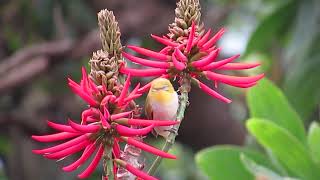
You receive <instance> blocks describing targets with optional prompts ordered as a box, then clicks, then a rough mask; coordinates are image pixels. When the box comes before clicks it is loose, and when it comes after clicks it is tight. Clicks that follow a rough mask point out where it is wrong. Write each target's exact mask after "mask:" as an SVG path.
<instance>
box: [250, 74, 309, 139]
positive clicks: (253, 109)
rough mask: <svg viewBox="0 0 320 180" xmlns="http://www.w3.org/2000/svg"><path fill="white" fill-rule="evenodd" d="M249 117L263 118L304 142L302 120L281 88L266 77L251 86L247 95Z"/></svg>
mask: <svg viewBox="0 0 320 180" xmlns="http://www.w3.org/2000/svg"><path fill="white" fill-rule="evenodd" d="M247 101H248V105H249V109H250V114H251V117H256V118H265V119H268V120H270V121H273V122H275V123H276V124H278V125H279V126H281V127H283V128H285V129H287V130H288V131H289V132H290V133H291V134H292V135H294V136H295V137H297V138H298V139H299V140H300V141H301V142H303V143H305V142H306V135H305V130H304V126H303V122H302V120H301V119H300V117H299V116H298V114H297V113H296V112H295V111H294V109H293V108H292V107H291V105H290V104H289V103H288V101H287V99H286V97H285V96H284V95H283V93H282V92H281V90H280V89H279V88H278V87H276V86H275V85H274V84H273V83H272V82H271V81H269V80H268V79H267V78H264V79H262V80H261V81H260V82H259V84H258V85H257V86H255V87H253V88H251V89H250V90H249V92H248V95H247Z"/></svg>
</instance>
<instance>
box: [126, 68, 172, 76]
mask: <svg viewBox="0 0 320 180" xmlns="http://www.w3.org/2000/svg"><path fill="white" fill-rule="evenodd" d="M120 72H121V73H123V74H131V75H132V76H140V77H148V76H161V75H163V74H165V73H167V70H166V69H155V68H150V69H132V68H125V67H122V68H121V69H120Z"/></svg>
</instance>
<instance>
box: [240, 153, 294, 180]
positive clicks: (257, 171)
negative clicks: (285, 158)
mask: <svg viewBox="0 0 320 180" xmlns="http://www.w3.org/2000/svg"><path fill="white" fill-rule="evenodd" d="M240 158H241V161H242V163H243V164H244V166H245V167H246V168H247V169H248V170H249V171H250V172H251V173H252V175H254V176H255V178H256V179H272V180H297V179H296V178H290V177H282V176H280V175H279V174H277V173H276V172H274V171H272V170H271V169H269V168H266V167H264V166H261V165H259V164H257V163H256V162H254V161H253V160H252V159H250V158H248V157H247V156H246V155H244V154H241V156H240Z"/></svg>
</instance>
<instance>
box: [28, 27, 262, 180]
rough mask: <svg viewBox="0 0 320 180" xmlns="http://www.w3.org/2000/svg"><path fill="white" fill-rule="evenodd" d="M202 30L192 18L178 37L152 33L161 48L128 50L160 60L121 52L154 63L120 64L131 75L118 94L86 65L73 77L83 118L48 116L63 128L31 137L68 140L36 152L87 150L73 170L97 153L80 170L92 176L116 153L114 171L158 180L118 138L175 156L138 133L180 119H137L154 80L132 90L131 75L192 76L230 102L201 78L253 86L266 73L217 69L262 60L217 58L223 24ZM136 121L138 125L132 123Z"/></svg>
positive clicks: (56, 154)
mask: <svg viewBox="0 0 320 180" xmlns="http://www.w3.org/2000/svg"><path fill="white" fill-rule="evenodd" d="M199 31H200V30H198V26H197V25H195V23H192V26H191V27H190V28H189V29H188V35H187V36H181V37H178V38H177V39H173V38H169V37H168V36H163V37H159V36H155V35H152V37H153V38H154V39H155V40H156V41H158V42H160V43H161V44H163V45H165V47H164V48H163V49H162V50H161V51H159V52H156V51H152V50H149V49H145V48H141V47H137V46H128V48H129V49H131V50H133V51H135V52H137V53H139V54H141V55H144V56H147V57H149V58H151V59H156V60H149V59H145V58H140V57H135V56H133V55H131V54H128V53H126V52H123V53H122V55H123V56H124V57H125V58H127V59H128V60H130V61H132V62H134V63H138V64H140V65H144V66H148V67H149V68H146V69H133V68H129V67H127V66H126V64H121V67H120V69H119V71H120V73H123V74H127V79H126V81H125V83H124V84H123V85H122V84H120V83H118V84H117V85H116V88H118V90H119V91H118V92H119V93H114V92H112V91H110V90H108V89H107V88H106V87H105V86H104V85H96V84H95V83H94V82H93V81H92V80H91V79H90V78H89V77H88V75H87V73H86V71H85V69H84V68H83V69H82V80H81V82H80V83H79V84H78V83H76V82H74V81H73V80H71V79H68V80H69V86H70V88H71V89H72V91H73V92H74V93H75V94H77V95H78V96H79V97H81V98H82V99H83V100H84V101H86V102H87V103H88V105H89V108H88V109H86V110H84V111H83V113H82V118H81V123H76V122H74V121H72V120H68V125H63V124H57V123H54V122H51V121H48V125H49V126H50V127H51V128H53V129H55V130H57V131H59V132H58V133H55V134H50V135H43V136H32V138H33V139H34V140H37V141H39V142H56V141H65V142H63V143H61V144H59V145H56V146H52V147H49V148H45V149H40V150H33V152H34V153H36V154H41V155H43V156H44V157H46V158H48V159H57V160H59V159H63V158H66V157H68V156H70V155H72V154H75V153H78V152H81V151H82V155H81V156H80V157H79V158H78V159H77V160H76V161H74V162H73V163H71V164H70V165H67V166H65V167H63V170H64V171H68V172H69V171H74V170H76V169H77V168H79V167H80V166H83V165H84V163H85V162H86V161H88V159H89V158H90V157H91V156H94V157H93V159H92V161H91V163H90V164H89V165H88V167H87V168H85V170H84V171H83V172H82V173H80V174H79V175H78V177H79V178H87V177H89V176H90V175H91V174H92V173H93V171H94V170H95V168H96V167H97V166H98V164H99V162H100V161H101V159H102V157H103V156H104V154H105V153H106V152H112V155H111V158H110V159H109V160H110V161H113V162H112V163H113V168H114V169H113V173H114V174H117V171H118V169H119V167H125V168H126V169H127V170H128V171H129V172H131V173H132V174H134V175H136V176H137V177H139V178H142V179H156V178H154V177H152V176H149V175H148V174H146V173H144V172H143V171H141V170H140V169H138V168H135V167H133V166H132V165H130V164H129V163H128V162H125V161H124V160H122V158H121V149H120V145H119V143H120V142H125V143H127V144H130V145H133V146H135V147H137V148H140V149H142V150H144V151H147V152H149V153H152V154H154V155H157V156H161V157H164V158H170V159H175V158H176V157H175V156H174V155H171V154H168V153H166V152H163V151H161V150H158V149H156V148H154V147H152V146H150V145H147V144H145V143H143V142H141V141H139V140H137V139H136V138H135V137H136V136H144V135H147V134H148V133H150V132H151V131H152V129H153V128H154V127H155V126H171V125H175V124H177V123H178V121H174V120H162V119H161V120H145V119H137V118H134V116H133V114H134V113H133V110H134V109H133V108H132V107H131V105H132V102H133V101H134V100H135V99H136V98H138V97H140V96H141V95H142V94H143V93H144V92H146V91H147V90H148V89H149V88H150V83H149V84H147V85H145V86H143V87H140V84H138V85H137V86H135V88H134V89H133V90H132V91H131V92H129V87H130V78H131V76H141V77H148V76H161V77H170V78H189V79H190V80H191V81H192V82H194V83H195V84H196V85H197V86H198V87H199V88H200V89H202V90H203V91H204V92H206V93H208V94H209V95H211V96H213V97H215V98H218V99H219V100H222V101H224V102H226V103H230V102H231V100H230V99H228V98H226V97H224V96H222V95H221V94H219V93H218V92H216V91H215V90H214V89H212V88H210V87H209V86H207V85H205V84H204V83H202V82H201V81H200V79H201V78H206V79H208V80H211V81H213V83H214V85H215V87H217V85H218V83H224V84H227V85H231V86H235V87H240V88H248V87H251V86H254V85H255V84H256V83H257V81H258V80H260V79H261V78H262V77H263V76H264V74H259V75H256V76H251V77H237V76H230V75H224V74H219V73H217V72H216V71H218V70H243V69H250V68H254V67H257V66H259V65H260V64H259V63H235V62H232V61H234V60H235V59H237V58H238V57H239V55H235V56H232V57H230V58H227V59H223V60H219V61H217V57H218V55H219V52H220V48H217V47H216V46H215V44H216V42H217V40H218V39H219V38H220V37H221V36H222V35H223V33H224V29H222V30H220V31H219V32H218V33H216V34H215V35H214V36H213V37H211V38H210V34H211V30H208V31H207V32H206V33H200V32H199ZM132 126H137V127H139V128H138V129H136V128H132ZM106 179H107V178H106Z"/></svg>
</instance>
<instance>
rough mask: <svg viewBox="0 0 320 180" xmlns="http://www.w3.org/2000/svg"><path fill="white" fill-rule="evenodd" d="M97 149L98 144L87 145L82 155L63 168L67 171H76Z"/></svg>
mask: <svg viewBox="0 0 320 180" xmlns="http://www.w3.org/2000/svg"><path fill="white" fill-rule="evenodd" d="M96 149H97V146H96V145H95V144H94V143H93V144H91V145H90V146H87V148H86V149H85V151H84V152H83V153H82V155H81V157H80V158H79V159H78V160H76V161H75V162H73V163H72V164H70V165H68V166H65V167H63V168H62V169H63V170H64V171H66V172H70V171H74V170H76V169H77V168H78V167H79V166H81V165H82V164H84V163H85V162H86V161H87V160H88V159H89V158H90V156H91V155H92V154H93V152H94V151H95V150H96Z"/></svg>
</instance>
